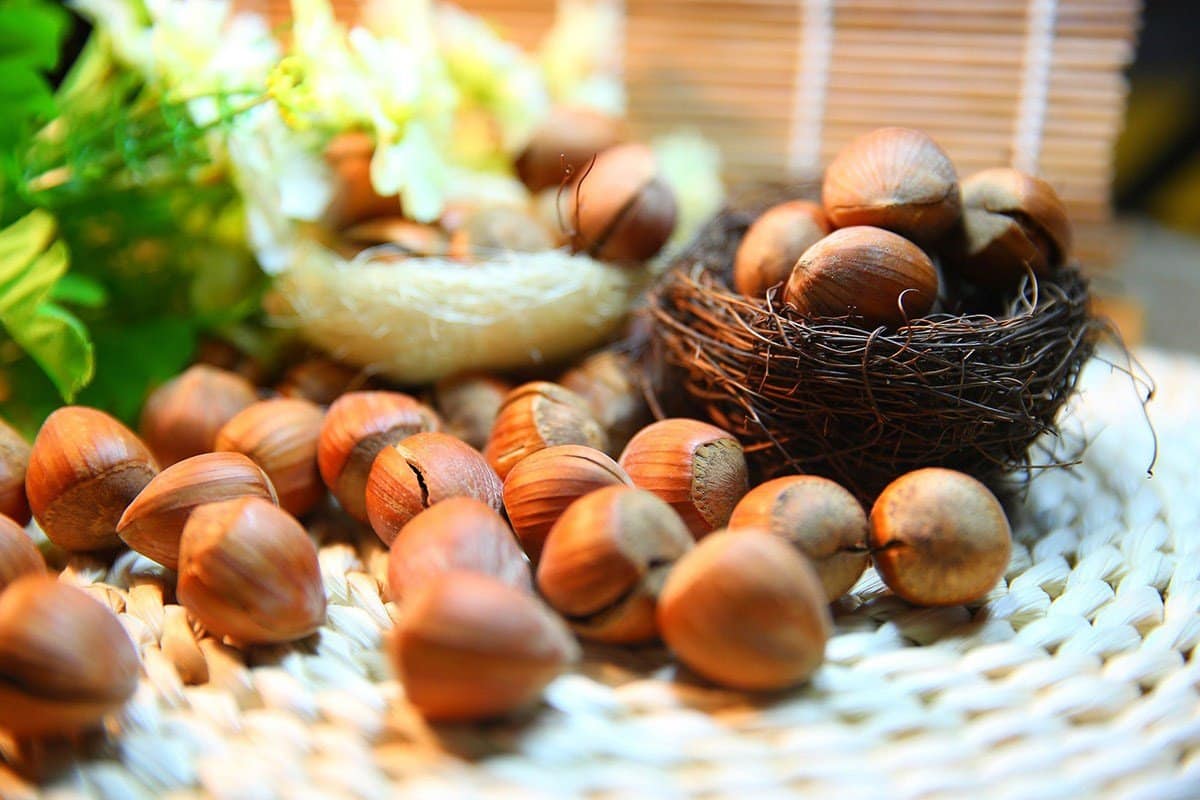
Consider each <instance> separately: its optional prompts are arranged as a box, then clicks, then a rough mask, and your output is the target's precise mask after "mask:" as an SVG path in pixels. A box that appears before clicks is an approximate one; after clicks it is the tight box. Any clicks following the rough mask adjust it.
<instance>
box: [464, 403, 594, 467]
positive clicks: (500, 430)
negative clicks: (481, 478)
mask: <svg viewBox="0 0 1200 800" xmlns="http://www.w3.org/2000/svg"><path fill="white" fill-rule="evenodd" d="M560 444H581V445H586V446H588V447H593V448H595V449H597V450H604V449H605V448H606V447H607V446H608V436H607V435H606V434H605V432H604V428H603V427H602V426H601V425H600V423H599V422H597V421H596V419H595V418H594V417H593V416H592V413H591V410H590V409H589V408H588V405H587V403H586V402H584V400H583V398H581V397H580V396H579V395H577V394H575V393H574V392H572V391H571V390H569V389H565V388H563V387H562V386H559V385H558V384H556V383H548V382H546V381H533V382H531V383H524V384H521V385H520V386H518V387H516V388H515V389H513V390H512V391H511V392H509V393H508V395H507V396H506V397H505V398H504V403H503V405H501V406H500V413H499V414H498V415H497V416H496V422H495V424H493V425H492V433H491V436H489V437H488V442H487V446H486V447H485V448H484V451H483V454H484V456H485V457H486V458H487V461H488V463H489V464H491V466H492V469H494V470H495V471H496V474H497V475H499V476H500V477H501V478H502V479H503V478H505V477H507V476H508V473H509V470H511V469H512V468H513V466H515V465H516V464H517V462H519V461H520V460H521V459H523V458H525V457H527V456H530V455H532V454H533V453H536V452H537V451H538V450H544V449H546V448H547V447H554V446H555V445H560Z"/></svg>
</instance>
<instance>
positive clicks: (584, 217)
mask: <svg viewBox="0 0 1200 800" xmlns="http://www.w3.org/2000/svg"><path fill="white" fill-rule="evenodd" d="M571 201H572V202H571V208H570V214H569V217H568V219H569V220H570V223H569V225H570V226H573V228H574V230H573V231H572V233H571V247H572V249H574V250H575V251H576V252H582V253H587V254H588V255H590V256H592V257H594V258H599V259H602V260H604V261H617V262H625V261H627V262H639V261H645V260H646V259H648V258H651V257H653V256H654V255H655V254H656V253H658V251H659V250H661V249H662V247H663V245H665V244H666V243H667V240H668V239H670V238H671V233H672V232H674V230H675V220H676V216H677V214H678V205H677V204H676V202H675V195H674V194H673V193H672V192H671V189H670V187H669V186H668V185H667V184H666V182H665V181H663V180H662V179H661V178H659V177H658V166H657V164H656V163H655V159H654V152H653V151H652V150H651V149H650V148H649V147H647V146H646V145H643V144H626V145H620V146H618V147H613V148H611V149H609V150H606V151H604V152H603V153H601V154H600V155H599V156H597V158H596V160H595V162H594V163H593V164H592V167H591V169H585V170H584V171H583V172H582V173H581V174H580V176H579V178H578V179H577V180H576V182H575V184H574V185H573V186H572V188H571Z"/></svg>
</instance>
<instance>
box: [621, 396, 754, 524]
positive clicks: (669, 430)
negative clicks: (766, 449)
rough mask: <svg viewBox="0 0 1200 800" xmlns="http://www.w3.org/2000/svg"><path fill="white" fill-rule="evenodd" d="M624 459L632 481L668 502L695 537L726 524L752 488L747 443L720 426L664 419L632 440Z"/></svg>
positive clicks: (622, 464) (646, 428) (690, 420)
mask: <svg viewBox="0 0 1200 800" xmlns="http://www.w3.org/2000/svg"><path fill="white" fill-rule="evenodd" d="M620 464H621V466H622V467H624V468H625V472H627V473H628V474H629V477H630V479H632V480H633V485H634V486H637V487H639V488H641V489H646V490H648V491H650V492H653V493H654V494H656V495H658V496H659V497H661V498H662V499H663V500H665V501H667V503H669V504H670V505H671V507H672V508H674V509H675V510H676V511H677V512H678V513H679V516H680V517H682V518H683V521H684V523H686V524H687V526H688V530H690V531H691V532H692V536H694V537H695V538H697V539H699V538H700V537H702V536H704V535H705V534H707V533H708V532H709V531H712V530H715V529H717V528H723V527H725V525H726V523H728V522H729V515H730V514H731V513H732V512H733V507H734V506H735V505H737V502H738V501H739V500H741V499H742V496H743V495H744V494H746V492H747V491H748V489H749V474H748V469H747V467H746V456H745V454H744V453H743V452H742V446H741V444H739V443H738V441H737V439H735V438H734V437H733V436H732V435H731V434H729V433H726V432H725V431H723V430H721V429H720V428H718V427H716V426H715V425H709V424H708V423H706V422H700V421H699V420H694V419H682V418H677V419H664V420H660V421H659V422H655V423H653V424H652V425H648V426H646V427H645V428H643V429H642V430H641V431H640V432H639V433H638V434H637V435H636V436H634V437H633V438H632V439H630V440H629V444H628V445H626V446H625V450H624V452H622V453H621V458H620Z"/></svg>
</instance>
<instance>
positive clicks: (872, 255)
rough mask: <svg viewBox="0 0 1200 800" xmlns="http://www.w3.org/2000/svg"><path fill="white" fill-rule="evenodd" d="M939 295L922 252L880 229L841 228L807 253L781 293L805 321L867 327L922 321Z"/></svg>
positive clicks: (927, 258) (927, 261)
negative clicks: (843, 320)
mask: <svg viewBox="0 0 1200 800" xmlns="http://www.w3.org/2000/svg"><path fill="white" fill-rule="evenodd" d="M937 294H938V276H937V270H936V269H934V266H933V262H932V261H930V260H929V256H927V255H925V253H924V251H922V250H921V248H919V247H917V246H916V245H915V244H913V243H912V242H910V241H908V240H907V239H905V238H904V237H902V236H897V235H896V234H894V233H891V232H890V231H885V230H883V229H881V228H869V227H858V228H842V229H841V230H837V231H834V232H833V233H831V234H829V235H828V236H826V237H825V238H824V239H822V240H821V241H819V242H817V243H816V244H814V245H813V246H812V247H810V248H808V249H807V250H805V251H804V255H802V256H800V260H799V261H797V262H796V266H795V268H794V269H793V270H792V275H791V277H790V278H788V282H787V284H786V285H785V286H784V289H783V300H784V302H785V303H786V304H787V305H789V306H791V307H792V308H793V309H795V310H796V312H797V313H799V314H802V315H804V316H813V317H845V316H851V317H855V318H858V319H859V320H861V321H862V323H863V324H865V325H867V326H868V327H875V326H878V325H889V326H900V325H903V324H905V323H906V322H908V321H909V320H911V319H916V318H918V317H921V316H924V315H925V314H927V313H929V310H930V309H931V308H933V303H934V301H935V300H936V299H937Z"/></svg>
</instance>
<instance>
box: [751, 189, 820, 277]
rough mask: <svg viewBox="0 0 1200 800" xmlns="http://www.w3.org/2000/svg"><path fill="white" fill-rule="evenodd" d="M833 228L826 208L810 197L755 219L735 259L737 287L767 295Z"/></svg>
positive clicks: (777, 207) (772, 210) (793, 201)
mask: <svg viewBox="0 0 1200 800" xmlns="http://www.w3.org/2000/svg"><path fill="white" fill-rule="evenodd" d="M829 231H830V225H829V220H827V219H826V218H825V211H824V210H823V209H822V208H821V207H820V206H819V205H817V204H816V203H811V202H809V201H807V200H792V201H791V202H788V203H781V204H780V205H777V206H774V207H773V208H769V209H767V211H766V212H765V213H764V214H763V215H762V216H760V217H759V218H758V219H756V220H755V221H754V224H753V225H751V226H750V229H749V230H747V231H746V235H745V237H743V238H742V243H741V244H740V245H739V246H738V249H737V255H736V256H734V259H733V288H734V289H736V290H737V291H739V292H741V293H742V294H744V295H746V296H748V297H764V296H766V294H767V289H770V288H771V287H772V286H775V285H776V284H779V283H783V282H784V281H786V280H787V279H788V277H789V276H790V275H791V274H792V267H794V266H795V265H796V261H797V259H799V258H800V256H801V255H803V254H804V251H805V250H807V249H808V248H810V247H812V246H813V245H814V244H816V243H817V242H818V241H819V240H820V239H821V237H823V236H825V235H826V234H827V233H829Z"/></svg>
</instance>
